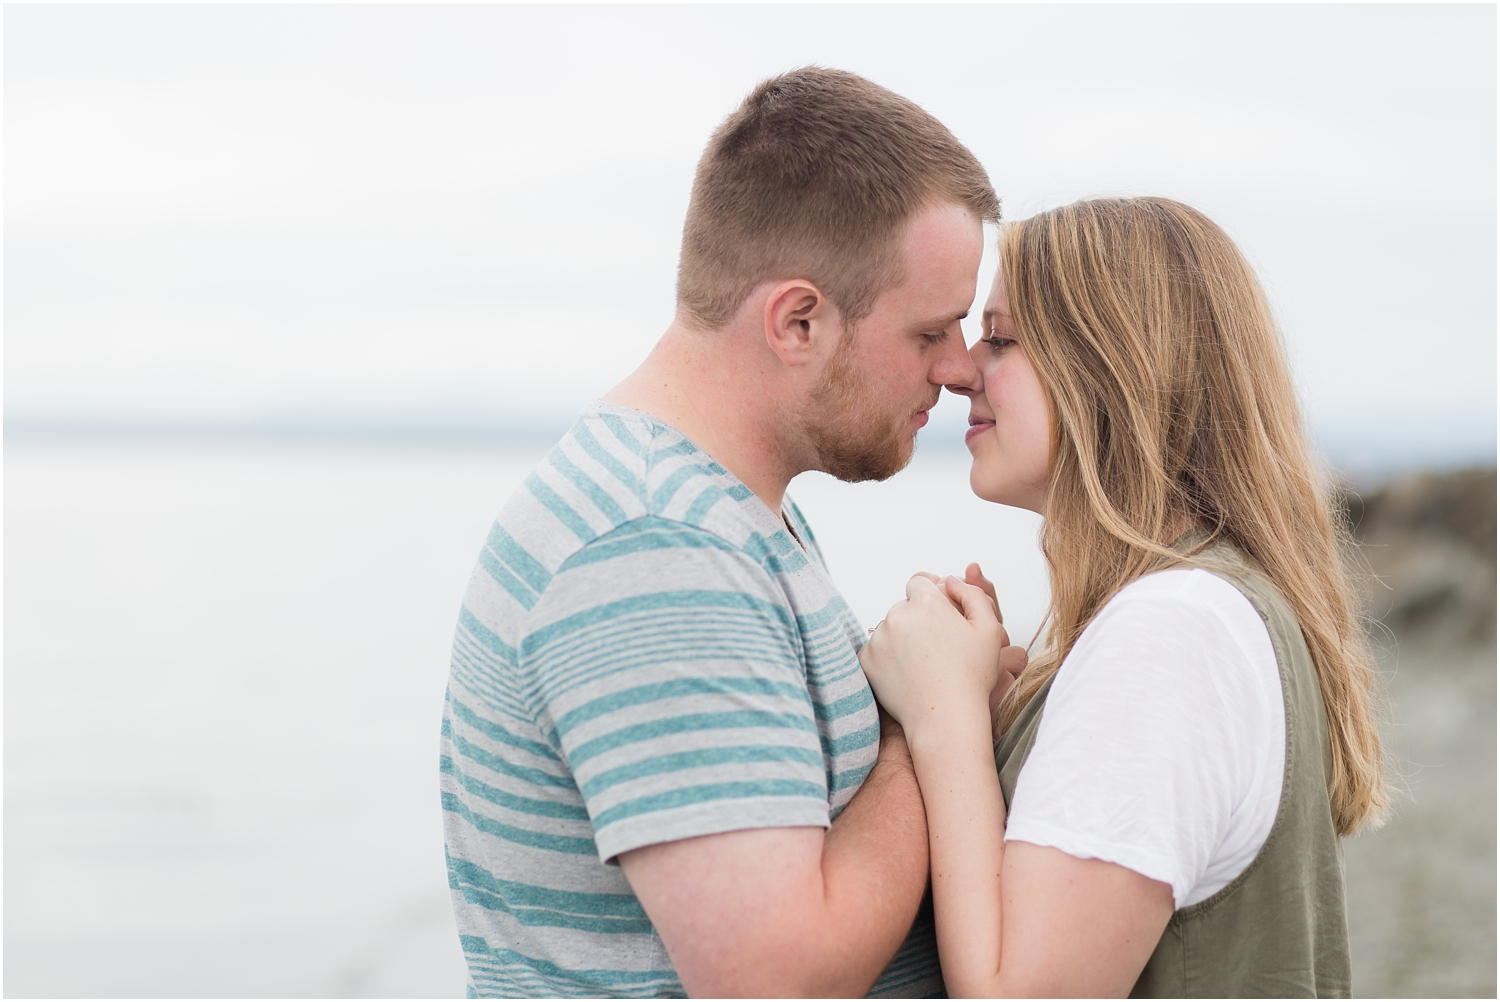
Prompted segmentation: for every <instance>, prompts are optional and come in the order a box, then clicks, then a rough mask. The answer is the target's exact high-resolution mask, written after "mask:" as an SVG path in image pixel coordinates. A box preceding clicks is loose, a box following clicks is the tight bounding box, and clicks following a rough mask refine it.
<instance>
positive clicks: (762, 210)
mask: <svg viewBox="0 0 1500 1002" xmlns="http://www.w3.org/2000/svg"><path fill="white" fill-rule="evenodd" d="M930 200H936V201H946V202H953V203H957V204H959V205H963V206H965V207H966V208H968V209H969V210H970V211H971V212H973V213H974V215H975V216H977V217H978V218H979V219H982V220H985V221H988V222H998V221H999V219H1000V200H999V199H998V198H997V197H996V196H995V190H994V188H993V187H992V186H991V185H990V179H989V175H988V174H986V173H985V170H984V168H983V167H982V166H980V163H979V161H978V159H976V158H975V156H974V154H973V153H970V152H969V150H968V148H967V147H965V146H964V145H963V144H962V143H960V142H959V141H958V140H957V139H955V138H954V136H953V133H951V132H949V131H948V129H947V128H946V127H945V126H944V125H943V123H941V122H939V121H938V120H937V119H935V118H933V117H932V116H931V115H929V114H928V113H927V112H925V111H923V110H922V109H921V108H919V107H918V106H917V105H916V104H914V103H912V102H911V101H908V100H907V99H906V98H904V97H901V96H900V95H899V94H894V93H892V92H891V91H888V90H886V89H885V88H884V87H881V86H879V85H877V84H874V83H871V82H870V81H869V80H866V79H865V78H864V77H861V76H857V75H855V74H853V73H847V72H845V71H843V70H830V69H823V68H820V67H804V68H803V69H799V70H793V71H792V72H790V73H784V74H782V75H781V76H777V77H772V78H770V79H769V80H766V81H764V82H763V83H761V84H760V86H758V87H756V88H755V90H753V91H751V92H750V95H749V96H748V97H746V98H745V100H744V103H742V104H741V105H740V106H739V108H738V109H737V110H736V111H735V112H734V113H733V114H731V115H730V116H729V117H728V118H727V119H725V120H724V124H722V125H720V126H719V128H718V130H717V131H716V132H715V133H714V134H713V138H712V139H710V140H709V142H708V149H707V150H705V151H704V153H703V158H702V159H701V160H699V161H698V171H697V174H696V176H695V177H694V179H693V194H692V199H691V201H690V202H689V204H688V211H687V221H686V223H685V225H684V226H683V231H682V257H681V259H680V260H679V262H678V267H677V305H678V308H679V309H680V310H683V311H684V312H685V313H686V314H687V319H688V320H689V321H690V322H692V323H694V325H695V326H702V327H704V328H706V329H710V330H712V329H717V328H720V327H722V326H724V325H725V324H726V323H728V322H729V320H730V318H731V317H733V316H734V313H735V311H736V310H738V309H739V306H740V304H741V303H743V302H744V300H745V297H746V296H748V295H749V294H750V292H751V291H752V290H753V289H754V288H755V287H756V286H757V285H759V284H760V283H761V282H764V281H767V280H770V279H785V278H805V279H807V280H809V281H811V282H813V283H814V284H816V285H817V286H818V288H819V289H821V290H822V291H823V293H824V294H825V295H827V296H828V298H829V300H830V301H831V302H832V304H833V305H834V307H835V308H837V309H838V311H839V313H840V315H841V316H842V317H843V318H844V320H845V321H846V322H854V321H857V320H859V319H861V318H862V317H864V316H866V315H868V313H869V311H870V309H871V308H872V307H873V306H874V301H875V298H876V296H877V295H879V293H880V292H881V291H883V290H884V289H885V288H888V287H889V286H890V285H891V284H893V283H894V282H896V281H898V280H899V278H900V276H899V268H900V259H899V256H898V254H899V246H900V241H901V237H902V235H903V233H904V231H905V226H906V223H907V221H908V220H909V219H910V218H911V216H912V215H913V214H914V213H915V212H916V211H917V210H918V209H919V208H921V207H922V206H923V205H924V204H925V203H926V202H928V201H930Z"/></svg>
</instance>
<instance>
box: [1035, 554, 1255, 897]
mask: <svg viewBox="0 0 1500 1002" xmlns="http://www.w3.org/2000/svg"><path fill="white" fill-rule="evenodd" d="M1284 741H1285V717H1284V715H1283V713H1282V709H1281V689H1280V676H1279V674H1278V671H1277V668H1276V661H1275V653H1274V651H1273V650H1272V648H1271V644H1270V637H1269V635H1268V634H1267V633H1266V630H1265V627H1264V624H1263V623H1262V622H1261V620H1260V618H1259V615H1258V614H1257V613H1256V612H1255V611H1254V608H1253V606H1251V605H1250V603H1249V601H1248V600H1247V599H1245V598H1244V596H1243V595H1241V594H1240V593H1239V592H1238V591H1237V590H1236V589H1235V588H1234V587H1233V586H1232V585H1229V584H1228V583H1226V582H1224V581H1222V580H1221V579H1219V578H1217V577H1215V576H1213V575H1211V574H1208V573H1207V572H1204V571H1201V570H1173V571H1165V572H1161V573H1159V574H1156V575H1152V576H1150V577H1148V578H1143V579H1141V581H1139V582H1136V583H1134V584H1132V585H1131V586H1130V587H1128V588H1126V589H1124V590H1122V591H1121V592H1120V594H1119V595H1117V596H1116V597H1115V598H1114V599H1112V600H1111V601H1110V602H1109V603H1108V604H1107V605H1106V606H1105V608H1104V609H1103V610H1101V611H1100V614H1099V615H1098V617H1096V619H1095V620H1094V622H1093V623H1091V624H1090V625H1089V627H1088V629H1086V630H1085V631H1084V634H1083V635H1082V636H1081V637H1080V638H1079V641H1078V643H1077V644H1076V645H1075V646H1074V649H1073V650H1072V652H1070V654H1069V655H1068V657H1067V659H1066V660H1065V661H1064V662H1063V665H1062V666H1061V667H1060V668H1059V670H1058V672H1057V677H1056V681H1054V683H1053V686H1052V690H1051V692H1050V694H1049V695H1048V698H1047V703H1046V706H1045V708H1044V709H1043V711H1042V719H1041V722H1040V725H1039V726H1038V730H1037V740H1036V744H1035V746H1034V747H1033V749H1032V751H1031V754H1030V756H1029V757H1028V759H1027V761H1026V765H1025V766H1024V767H1023V768H1022V770H1021V774H1020V776H1019V778H1018V780H1017V784H1016V792H1015V797H1014V803H1013V805H1012V811H1011V814H1010V817H1009V819H1008V824H1007V829H1006V838H1007V839H1008V840H1017V841H1023V842H1031V843H1034V844H1037V845H1044V846H1052V847H1055V848H1058V849H1061V850H1062V851H1064V852H1067V853H1069V854H1070V855H1074V856H1078V857H1081V858H1092V859H1103V860H1106V861H1109V862H1112V863H1118V864H1119V865H1121V866H1125V867H1127V868H1129V869H1132V870H1135V871H1136V872H1138V873H1141V874H1144V875H1145V876H1147V877H1150V878H1152V879H1154V880H1160V881H1162V882H1164V883H1167V884H1170V885H1171V886H1172V893H1173V898H1174V900H1175V902H1176V904H1177V907H1183V906H1185V905H1187V904H1191V903H1194V900H1195V899H1196V900H1201V899H1202V898H1203V897H1206V896H1207V893H1204V891H1205V889H1208V893H1212V890H1216V889H1217V888H1218V887H1222V886H1224V885H1225V884H1227V883H1228V882H1229V880H1231V879H1232V878H1233V877H1234V876H1235V875H1237V874H1238V873H1239V872H1240V871H1242V870H1243V869H1244V867H1245V866H1247V865H1248V864H1249V862H1250V861H1251V860H1252V859H1253V858H1254V856H1255V854H1256V853H1257V852H1258V851H1259V847H1260V845H1262V844H1263V843H1264V841H1265V838H1266V836H1267V835H1268V834H1269V832H1270V827H1271V824H1272V823H1273V821H1274V817H1275V809H1276V804H1277V802H1278V800H1279V797H1280V783H1281V776H1280V770H1281V764H1282V763H1283V762H1284V761H1285V758H1284ZM1195 892H1196V893H1195Z"/></svg>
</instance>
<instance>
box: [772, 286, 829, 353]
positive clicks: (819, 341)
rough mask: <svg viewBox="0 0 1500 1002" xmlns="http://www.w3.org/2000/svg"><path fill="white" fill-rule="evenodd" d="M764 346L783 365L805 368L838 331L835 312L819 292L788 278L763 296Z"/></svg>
mask: <svg viewBox="0 0 1500 1002" xmlns="http://www.w3.org/2000/svg"><path fill="white" fill-rule="evenodd" d="M765 328H766V344H767V345H768V346H769V347H770V349H771V350H772V351H773V352H775V353H776V356H777V357H778V358H780V359H781V361H782V363H783V364H785V365H789V366H800V365H806V364H807V363H809V362H811V361H814V360H815V359H817V358H818V356H819V355H820V354H822V352H823V350H824V345H825V344H827V343H828V342H829V341H830V339H831V340H832V341H833V342H834V343H837V340H838V336H839V333H840V331H841V329H842V328H841V326H840V319H839V313H838V310H836V309H834V308H833V304H832V303H830V302H829V301H828V297H827V296H825V295H823V292H822V290H821V289H819V288H818V287H817V286H816V285H813V284H812V283H811V282H809V281H807V280H806V279H802V278H794V279H789V280H787V281H785V282H782V283H780V284H779V285H777V286H776V287H775V288H773V289H772V290H771V293H770V295H768V296H767V297H766V313H765Z"/></svg>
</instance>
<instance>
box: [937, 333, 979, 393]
mask: <svg viewBox="0 0 1500 1002" xmlns="http://www.w3.org/2000/svg"><path fill="white" fill-rule="evenodd" d="M954 347H955V348H956V349H957V350H956V351H954V352H952V353H951V354H950V355H948V356H946V357H944V358H943V360H942V362H940V363H939V364H938V366H937V367H936V368H935V369H933V373H932V376H933V378H932V381H933V382H934V383H942V384H943V385H944V386H946V387H947V388H948V389H949V390H950V391H952V392H953V393H957V394H959V395H961V396H965V397H968V396H973V395H974V394H975V393H978V392H979V391H980V389H981V388H982V387H983V384H982V383H981V382H980V376H979V368H978V367H977V366H976V365H975V364H974V358H973V356H972V355H971V354H970V353H969V349H967V348H965V347H964V343H963V339H962V336H960V337H959V338H958V339H957V344H955V345H954Z"/></svg>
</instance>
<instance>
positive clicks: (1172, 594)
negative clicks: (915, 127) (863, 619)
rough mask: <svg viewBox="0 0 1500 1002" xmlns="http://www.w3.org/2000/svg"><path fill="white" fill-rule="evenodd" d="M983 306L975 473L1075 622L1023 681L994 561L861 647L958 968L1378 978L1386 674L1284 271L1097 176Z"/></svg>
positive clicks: (1194, 979)
mask: <svg viewBox="0 0 1500 1002" xmlns="http://www.w3.org/2000/svg"><path fill="white" fill-rule="evenodd" d="M983 324H984V332H983V336H982V339H981V340H980V341H979V342H978V343H976V344H975V346H974V348H973V352H972V353H973V357H974V359H975V362H976V366H977V368H978V370H979V378H978V379H976V381H975V382H974V383H973V384H972V385H970V386H966V387H955V388H954V389H956V390H958V391H959V392H962V393H965V394H966V395H968V396H969V397H970V398H971V413H970V417H969V423H970V426H971V427H970V430H969V434H968V438H967V442H968V445H969V449H970V451H971V452H972V453H973V457H974V464H973V468H972V471H971V474H970V483H971V485H972V487H973V489H974V492H975V493H976V494H978V495H979V496H980V497H982V498H985V499H986V500H989V501H995V502H998V503H1000V504H1008V505H1017V506H1020V507H1023V508H1029V509H1031V510H1033V511H1037V512H1039V513H1041V514H1042V515H1043V516H1044V517H1045V523H1044V528H1043V531H1042V544H1043V550H1044V551H1045V553H1046V556H1047V560H1048V564H1049V568H1050V575H1051V584H1052V604H1051V609H1050V613H1049V616H1050V629H1049V631H1048V640H1047V643H1046V645H1045V648H1044V649H1043V650H1042V651H1041V652H1040V654H1039V655H1038V656H1036V657H1035V658H1033V659H1032V661H1031V662H1030V664H1027V665H1025V666H1024V669H1018V670H1019V677H1016V678H1015V679H1014V681H1013V683H1012V678H1011V673H1010V672H1009V671H1006V670H1002V668H1001V660H1002V657H1006V658H1010V657H1013V655H1014V653H1016V651H1015V649H1014V648H1006V647H1005V645H1006V643H1007V640H1006V637H1005V634H1004V630H1003V628H1002V627H1001V626H1000V625H999V622H998V619H997V610H996V609H995V608H994V606H993V604H992V603H993V594H994V593H993V589H992V588H990V587H989V586H988V582H985V581H984V580H983V579H982V578H981V577H980V575H979V571H978V568H977V567H976V566H974V565H971V566H970V568H969V572H968V575H967V577H968V580H967V581H959V580H958V579H956V578H947V579H944V580H942V581H938V580H937V579H933V578H929V577H927V576H920V575H919V576H918V577H915V578H913V579H912V581H911V583H910V584H909V585H908V589H907V596H908V598H907V600H906V601H905V602H902V603H899V604H898V605H897V606H896V607H895V608H893V609H892V610H891V612H890V615H889V616H888V617H887V619H886V620H885V622H884V624H883V625H882V626H881V628H880V629H878V630H877V631H876V632H875V634H874V636H873V637H872V638H871V641H870V643H869V645H868V646H867V647H866V648H865V650H864V652H862V654H861V660H862V662H863V663H864V665H865V670H866V673H867V674H868V676H869V678H870V682H871V684H872V685H873V686H874V688H875V691H876V694H877V696H878V697H879V699H880V701H881V703H882V704H883V705H884V706H885V708H886V709H887V710H888V711H889V712H890V713H891V714H892V715H893V716H894V717H895V718H896V719H897V720H898V721H900V723H901V724H902V726H903V727H904V728H905V731H906V737H907V741H908V742H909V744H910V747H911V752H912V758H913V761H914V764H915V766H916V770H917V777H918V780H919V782H920V784H921V788H922V795H923V799H924V801H925V802H926V807H927V816H928V830H929V837H930V840H931V858H932V891H933V903H934V907H935V909H936V918H937V929H938V944H939V951H940V953H941V956H942V963H943V973H944V977H945V979H946V980H947V984H948V989H949V991H950V992H951V993H952V994H954V995H964V996H1004V995H1025V996H1038V995H1083V996H1107V995H1113V996H1123V995H1125V994H1127V993H1129V994H1134V995H1137V996H1183V995H1190V996H1252V995H1318V996H1347V995H1348V994H1349V954H1348V938H1347V932H1346V927H1345V921H1344V911H1343V909H1344V888H1343V875H1342V857H1341V850H1340V846H1339V837H1340V836H1343V835H1347V834H1349V833H1351V832H1353V831H1355V830H1356V829H1358V828H1359V827H1360V826H1361V825H1363V824H1365V823H1366V822H1369V821H1372V820H1373V819H1375V818H1376V817H1377V816H1378V814H1379V812H1380V811H1381V810H1382V808H1383V807H1384V804H1385V796H1384V791H1383V787H1382V780H1381V750H1380V743H1379V738H1378V736H1377V734H1376V730H1375V727H1374V725H1373V723H1372V719H1371V710H1370V704H1371V685H1372V680H1373V674H1372V668H1371V660H1370V656H1369V653H1368V651H1367V648H1366V646H1365V643H1364V639H1363V633H1362V631H1361V629H1360V625H1359V622H1358V616H1357V610H1356V608H1355V603H1354V602H1353V600H1352V597H1351V589H1350V586H1349V584H1348V582H1347V581H1346V579H1345V576H1344V573H1343V571H1342V567H1341V563H1340V558H1339V542H1340V539H1339V532H1340V528H1339V523H1338V521H1337V519H1336V518H1335V517H1334V516H1333V515H1332V513H1331V510H1330V507H1329V502H1328V499H1327V498H1326V497H1325V496H1324V494H1323V492H1322V490H1321V489H1320V488H1319V486H1318V480H1317V475H1316V472H1315V470H1314V466H1313V462H1312V460H1311V458H1310V455H1309V449H1308V445H1307V442H1306V438H1305V435H1304V433H1303V430H1302V424H1301V419H1300V417H1299V415H1298V411H1297V405H1296V401H1295V397H1294V394H1293V390H1292V383H1291V379H1290V376H1289V374H1288V371H1287V365H1286V361H1285V359H1284V356H1283V354H1282V350H1281V346H1280V342H1279V338H1278V335H1277V332H1276V328H1275V326H1274V323H1273V321H1272V319H1271V314H1270V310H1269V308H1268V307H1267V304H1266V301H1265V297H1264V295H1263V293H1262V291H1261V289H1260V286H1259V284H1258V283H1257V281H1256V279H1255V276H1254V274H1253V273H1252V272H1251V270H1250V268H1249V266H1248V265H1247V264H1246V262H1245V260H1244V258H1243V257H1242V256H1241V255H1240V253H1239V252H1238V250H1237V249H1236V248H1235V246H1234V245H1233V243H1232V242H1231V241H1230V240H1229V238H1228V237H1227V236H1225V234H1224V233H1223V231H1221V230H1220V229H1219V228H1218V227H1216V226H1215V225H1214V224H1213V223H1212V222H1210V221H1209V220H1208V219H1206V218H1205V217H1204V216H1202V215H1201V214H1200V213H1198V212H1196V211H1195V210H1193V209H1191V208H1189V207H1187V206H1185V205H1182V204H1180V203H1177V202H1172V201H1168V200H1166V199H1158V198H1137V199H1109V200H1099V201H1087V202H1079V203H1075V204H1073V205H1069V206H1065V207H1063V208H1060V209H1055V210H1053V211H1051V212H1047V213H1043V214H1041V215H1039V216H1036V217H1033V218H1031V219H1027V220H1024V221H1022V222H1019V223H1013V224H1010V225H1009V226H1008V227H1007V228H1005V229H1004V231H1003V233H1002V237H1001V264H1000V269H999V272H998V273H997V274H996V276H995V284H994V288H993V291H992V292H991V294H990V297H989V301H988V303H987V304H986V306H985V311H984V320H983ZM1002 649H1004V650H1005V651H1006V654H1005V655H1003V656H1002V654H1001V651H1002ZM992 707H994V710H995V712H996V713H997V714H998V720H997V721H995V722H994V724H993V726H997V727H998V729H999V732H1000V733H1001V738H1000V740H999V742H998V743H992V733H993V732H992V730H991V728H992V720H991V712H992Z"/></svg>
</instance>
